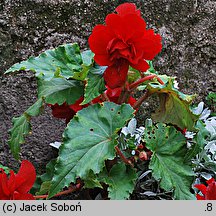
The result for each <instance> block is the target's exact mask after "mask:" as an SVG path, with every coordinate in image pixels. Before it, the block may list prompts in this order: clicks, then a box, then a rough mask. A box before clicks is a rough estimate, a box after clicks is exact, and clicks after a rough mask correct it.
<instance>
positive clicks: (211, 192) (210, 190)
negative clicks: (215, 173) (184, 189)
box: [194, 178, 216, 200]
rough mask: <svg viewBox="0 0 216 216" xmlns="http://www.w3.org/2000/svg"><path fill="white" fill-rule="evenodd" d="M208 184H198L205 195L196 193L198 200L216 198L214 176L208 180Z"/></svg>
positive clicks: (198, 187)
mask: <svg viewBox="0 0 216 216" xmlns="http://www.w3.org/2000/svg"><path fill="white" fill-rule="evenodd" d="M206 183H207V186H205V185H204V184H196V185H194V187H196V188H197V189H198V190H200V191H201V192H202V194H203V195H199V194H196V198H197V199H198V200H216V181H215V179H214V178H211V179H209V180H208V181H206Z"/></svg>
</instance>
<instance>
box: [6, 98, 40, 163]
mask: <svg viewBox="0 0 216 216" xmlns="http://www.w3.org/2000/svg"><path fill="white" fill-rule="evenodd" d="M42 111H43V99H42V98H40V99H39V100H38V101H37V102H36V103H34V104H33V105H32V106H31V107H29V108H28V109H27V110H26V111H25V112H24V113H23V115H21V116H20V117H14V118H13V119H12V124H13V127H12V128H11V129H10V130H9V133H10V139H9V146H10V149H11V152H12V154H13V156H14V157H15V158H16V159H18V158H19V152H20V145H21V144H23V143H24V142H25V136H26V135H28V134H30V133H31V124H30V119H31V117H33V116H38V115H39V114H40V113H41V112H42Z"/></svg>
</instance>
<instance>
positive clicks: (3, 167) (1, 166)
mask: <svg viewBox="0 0 216 216" xmlns="http://www.w3.org/2000/svg"><path fill="white" fill-rule="evenodd" d="M0 169H3V170H4V172H5V173H6V174H7V175H8V174H10V170H11V169H10V168H9V167H6V166H3V165H2V164H1V163H0Z"/></svg>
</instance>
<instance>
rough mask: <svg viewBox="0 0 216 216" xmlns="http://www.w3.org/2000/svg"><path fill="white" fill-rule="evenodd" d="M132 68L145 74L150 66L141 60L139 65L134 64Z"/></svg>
mask: <svg viewBox="0 0 216 216" xmlns="http://www.w3.org/2000/svg"><path fill="white" fill-rule="evenodd" d="M130 65H131V67H133V68H135V69H136V70H139V71H142V72H145V71H147V70H148V69H149V65H148V63H147V62H146V61H145V60H143V59H141V60H140V61H139V62H138V64H136V65H134V64H130Z"/></svg>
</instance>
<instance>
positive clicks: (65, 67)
mask: <svg viewBox="0 0 216 216" xmlns="http://www.w3.org/2000/svg"><path fill="white" fill-rule="evenodd" d="M19 70H31V71H34V72H35V75H36V77H42V78H43V79H45V80H50V79H51V78H53V77H54V75H55V73H58V74H59V75H60V76H63V77H65V78H73V76H74V73H75V72H81V71H82V57H81V54H80V49H79V46H78V44H76V43H74V44H64V45H60V46H58V47H57V48H55V49H51V50H46V51H45V52H43V53H41V54H40V55H39V56H38V57H30V58H29V59H28V60H26V61H22V62H20V63H17V64H15V65H13V66H12V67H11V68H9V69H8V70H7V71H6V72H5V73H11V72H14V71H19Z"/></svg>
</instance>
